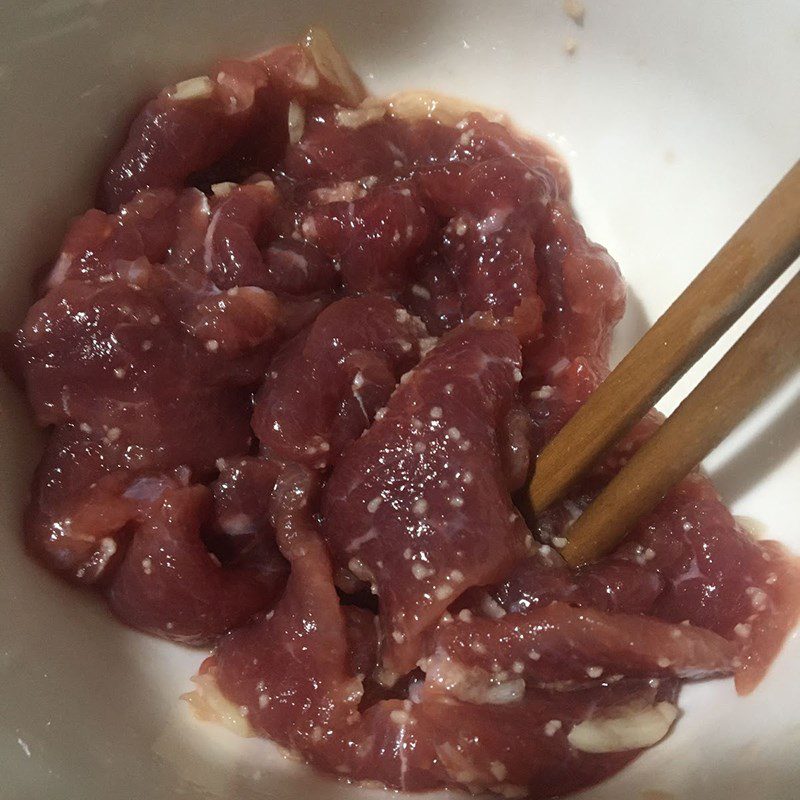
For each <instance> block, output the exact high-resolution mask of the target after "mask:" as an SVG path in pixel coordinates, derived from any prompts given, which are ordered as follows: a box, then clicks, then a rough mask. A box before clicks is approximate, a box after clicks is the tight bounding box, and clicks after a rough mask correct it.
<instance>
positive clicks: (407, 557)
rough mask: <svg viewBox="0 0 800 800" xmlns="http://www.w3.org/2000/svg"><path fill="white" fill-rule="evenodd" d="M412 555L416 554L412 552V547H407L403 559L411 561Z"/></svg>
mask: <svg viewBox="0 0 800 800" xmlns="http://www.w3.org/2000/svg"><path fill="white" fill-rule="evenodd" d="M412 555H414V554H413V553H412V552H411V548H410V547H406V549H405V550H403V558H404V559H405V560H406V561H409V560H410V559H411V556H412Z"/></svg>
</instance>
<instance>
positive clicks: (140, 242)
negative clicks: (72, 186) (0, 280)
mask: <svg viewBox="0 0 800 800" xmlns="http://www.w3.org/2000/svg"><path fill="white" fill-rule="evenodd" d="M190 193H192V192H191V190H190ZM187 194H189V193H184V195H181V196H180V197H179V196H178V195H177V194H176V192H174V191H172V190H171V189H157V190H152V191H150V190H146V191H142V192H139V193H138V194H137V195H136V196H135V197H133V198H132V199H131V201H130V202H129V203H126V204H125V205H124V206H123V207H122V208H121V209H120V210H119V211H118V212H117V213H116V214H104V213H103V212H102V211H98V210H97V209H91V210H90V211H87V212H86V213H85V214H83V215H82V216H80V217H78V218H77V219H75V220H73V222H72V224H71V226H70V229H69V231H68V232H67V235H66V237H65V239H64V243H63V244H62V246H61V253H60V254H59V257H58V259H56V262H55V264H54V265H53V268H52V269H51V271H50V273H49V275H48V277H47V280H46V282H45V287H44V288H45V289H46V290H47V289H52V288H53V287H55V286H58V285H59V284H60V283H62V282H63V281H65V280H79V279H86V278H89V279H97V278H100V277H101V276H108V275H113V274H115V272H116V270H117V266H118V264H119V262H125V261H136V260H137V259H139V258H145V259H147V260H149V261H152V262H160V261H164V260H165V258H166V257H167V254H168V252H169V248H170V246H171V244H172V242H173V239H174V235H175V227H176V224H177V221H178V218H179V210H180V208H181V204H182V203H183V202H184V198H185V197H186V196H187ZM192 194H193V193H192ZM104 279H107V278H104Z"/></svg>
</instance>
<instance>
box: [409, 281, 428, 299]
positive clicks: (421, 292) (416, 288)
mask: <svg viewBox="0 0 800 800" xmlns="http://www.w3.org/2000/svg"><path fill="white" fill-rule="evenodd" d="M411 294H413V295H416V296H417V297H421V298H422V299H423V300H430V299H431V293H430V292H429V291H428V290H427V289H426V288H425V287H424V286H420V285H419V284H418V283H415V284H413V285H412V286H411Z"/></svg>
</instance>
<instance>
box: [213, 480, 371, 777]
mask: <svg viewBox="0 0 800 800" xmlns="http://www.w3.org/2000/svg"><path fill="white" fill-rule="evenodd" d="M312 491H313V489H312V484H311V483H310V478H309V477H308V476H307V475H303V473H302V472H300V471H299V470H298V472H297V473H296V476H295V477H294V478H291V477H289V476H286V477H285V479H284V483H283V487H282V491H280V492H279V493H278V495H277V496H276V498H275V503H274V506H273V508H274V513H275V516H276V527H277V531H278V542H279V545H280V548H281V552H282V553H283V555H284V556H285V557H286V558H287V559H288V561H289V562H290V564H291V575H290V576H289V582H288V584H287V587H286V592H285V593H284V595H283V597H282V598H281V600H280V601H279V602H278V604H277V606H276V608H275V609H274V611H273V612H270V613H269V614H267V615H266V616H265V617H264V618H262V619H261V620H260V621H258V622H256V623H254V624H253V625H251V626H250V627H247V628H243V629H241V630H237V631H234V632H232V633H230V634H229V635H228V636H226V637H225V638H224V639H223V640H222V641H221V642H220V643H219V645H218V647H217V650H216V652H215V654H214V655H213V656H212V657H211V658H210V659H208V660H207V661H206V662H205V663H204V665H203V667H202V671H203V672H204V673H206V674H210V675H211V676H213V678H214V680H215V681H216V684H217V685H218V687H219V688H220V689H221V691H222V692H223V694H224V695H225V696H226V697H227V698H228V699H229V700H231V701H232V702H233V703H235V704H236V705H238V706H243V707H245V708H246V709H247V718H248V721H249V723H250V725H252V726H253V728H254V729H255V730H256V731H258V732H259V733H262V734H266V735H267V736H269V737H270V738H272V739H274V740H275V741H277V742H279V743H280V744H282V745H283V746H285V747H289V748H291V749H294V750H299V751H300V752H302V753H303V754H304V755H306V756H307V757H310V756H311V755H312V754H316V753H319V758H324V749H325V748H324V747H323V746H322V745H323V743H329V744H330V743H331V737H332V736H333V731H337V733H338V732H339V731H340V730H341V729H342V728H347V727H349V726H352V725H353V724H354V723H355V722H357V721H358V713H357V710H358V703H359V700H360V698H361V692H362V689H361V682H360V681H359V680H358V679H356V678H354V676H353V673H352V672H351V663H350V652H349V648H348V643H347V636H346V624H345V618H344V615H343V613H342V610H341V608H340V607H339V601H338V598H337V595H336V590H335V589H334V586H333V579H332V574H331V567H330V562H329V560H328V556H327V554H326V552H325V546H324V545H323V543H322V541H321V540H320V539H319V536H318V534H317V532H316V525H315V523H314V521H313V518H312V515H311V514H312V509H311V508H310V507H309V500H310V496H309V495H310V493H312ZM339 735H341V734H339ZM333 744H334V746H335V744H336V743H335V742H333ZM332 766H333V765H332V764H329V767H331V768H332Z"/></svg>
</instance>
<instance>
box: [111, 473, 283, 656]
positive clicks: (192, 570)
mask: <svg viewBox="0 0 800 800" xmlns="http://www.w3.org/2000/svg"><path fill="white" fill-rule="evenodd" d="M135 490H136V484H133V485H132V487H131V488H130V489H129V493H130V492H131V491H135ZM146 490H147V491H152V490H155V491H157V492H158V494H156V496H155V497H153V496H150V497H148V498H147V501H148V502H149V503H150V510H149V513H148V514H147V515H146V517H145V519H143V520H142V522H141V524H140V525H139V526H138V527H137V529H136V531H135V533H134V535H133V538H132V540H131V543H130V545H129V546H128V549H127V552H126V553H125V558H124V560H123V562H122V564H121V565H120V567H119V568H118V570H117V572H116V573H115V575H114V577H113V579H112V582H111V585H110V587H109V588H108V600H109V603H110V605H111V608H112V610H113V611H114V613H115V614H116V615H117V616H118V617H119V618H120V619H122V620H123V621H124V622H127V623H128V624H129V625H132V626H133V627H135V628H140V629H141V630H144V631H147V632H148V633H153V634H156V635H158V636H164V637H166V638H168V639H171V640H173V641H180V642H184V643H186V644H194V645H200V644H205V643H207V642H209V641H212V640H213V639H214V638H216V637H217V636H219V635H220V634H222V633H224V632H225V631H226V630H228V629H230V628H233V627H235V626H238V625H241V624H243V623H244V622H246V621H247V620H248V619H249V618H250V617H251V616H253V614H255V613H256V612H257V611H260V610H262V609H264V608H266V607H267V606H268V605H269V603H270V602H271V601H272V600H274V598H275V595H276V592H277V591H278V590H279V589H280V587H281V584H280V583H278V582H271V583H270V582H266V581H264V580H263V579H262V577H261V576H260V575H259V574H258V573H257V572H255V571H254V570H248V569H244V568H237V567H229V568H226V567H222V566H221V565H220V563H219V560H218V559H217V558H216V557H215V556H214V555H213V554H211V553H210V552H209V551H208V550H207V549H206V547H205V545H204V544H203V542H202V539H201V535H200V529H201V526H202V524H203V523H204V522H205V521H206V520H207V519H208V516H209V512H210V509H211V498H210V494H209V492H208V489H206V488H205V487H204V486H188V487H173V486H169V485H167V486H155V485H147V487H146Z"/></svg>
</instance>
